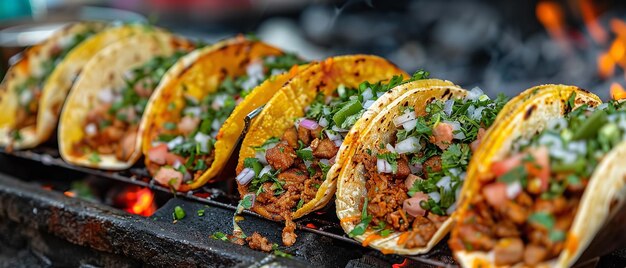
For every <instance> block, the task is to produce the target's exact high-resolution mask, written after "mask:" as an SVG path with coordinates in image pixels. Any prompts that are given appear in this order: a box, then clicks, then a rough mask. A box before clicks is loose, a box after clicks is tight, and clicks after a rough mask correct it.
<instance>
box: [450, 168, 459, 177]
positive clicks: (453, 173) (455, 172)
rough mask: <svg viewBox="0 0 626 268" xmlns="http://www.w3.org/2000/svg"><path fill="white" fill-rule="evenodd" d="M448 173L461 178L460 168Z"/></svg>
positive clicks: (452, 169)
mask: <svg viewBox="0 0 626 268" xmlns="http://www.w3.org/2000/svg"><path fill="white" fill-rule="evenodd" d="M448 172H450V174H452V176H459V174H461V170H460V169H458V168H451V169H448Z"/></svg>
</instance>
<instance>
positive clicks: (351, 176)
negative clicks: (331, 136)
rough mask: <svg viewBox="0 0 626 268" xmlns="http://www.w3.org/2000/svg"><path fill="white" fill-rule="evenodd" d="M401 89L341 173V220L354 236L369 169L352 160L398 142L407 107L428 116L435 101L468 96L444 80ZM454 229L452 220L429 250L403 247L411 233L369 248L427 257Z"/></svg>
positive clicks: (393, 236)
mask: <svg viewBox="0 0 626 268" xmlns="http://www.w3.org/2000/svg"><path fill="white" fill-rule="evenodd" d="M400 87H404V88H406V89H407V90H406V91H405V93H404V94H403V95H401V96H399V97H397V98H395V99H394V100H393V101H392V102H390V103H389V104H388V105H387V106H386V108H385V109H384V110H382V111H381V112H380V113H379V114H378V115H377V116H376V117H375V118H374V119H373V120H371V122H369V124H368V125H367V127H366V128H365V129H364V130H363V132H362V133H361V136H360V137H359V138H358V140H357V141H356V142H355V143H354V144H353V147H354V149H353V150H352V151H351V152H350V157H349V159H348V161H346V162H345V164H343V167H344V168H343V170H341V171H340V174H339V179H338V180H337V198H336V199H335V203H336V209H337V217H338V218H339V221H340V223H341V227H342V228H343V229H344V231H345V232H346V233H350V232H351V231H352V229H354V228H355V226H356V225H357V224H358V223H359V222H360V221H361V211H362V209H363V202H364V197H365V196H367V190H366V187H365V185H366V177H365V172H366V171H365V167H364V165H363V163H360V162H356V161H352V157H353V156H354V155H356V154H361V153H366V152H367V151H368V150H369V151H371V152H372V153H376V152H377V151H378V150H379V144H381V143H383V144H387V143H390V142H391V141H392V140H394V139H395V135H396V133H395V131H394V129H396V127H395V125H394V123H393V119H394V118H396V117H397V116H399V115H401V114H403V113H404V109H403V108H404V107H405V106H411V107H414V108H415V112H416V113H417V114H420V113H423V112H424V109H425V108H426V105H427V104H428V103H429V102H431V101H432V100H434V99H441V100H447V99H450V98H463V97H464V96H465V95H466V91H465V90H463V89H461V88H460V87H458V86H455V85H453V84H452V83H450V82H447V81H441V80H418V81H415V82H411V83H407V84H404V85H402V86H400ZM451 227H452V221H451V219H450V218H448V220H446V221H445V222H444V223H443V224H442V225H441V227H440V228H439V229H438V230H437V232H436V233H435V234H434V235H433V237H432V238H431V239H430V240H429V241H428V244H427V245H426V246H425V247H419V248H411V249H408V248H404V247H403V246H399V245H398V240H400V237H401V236H402V235H403V234H405V233H408V231H407V232H393V233H391V234H390V235H388V236H387V237H381V238H378V239H368V245H369V246H370V247H372V248H375V249H378V250H381V251H382V252H384V253H395V254H405V255H413V254H421V253H426V252H428V251H429V250H430V249H432V247H433V246H435V245H436V244H437V243H438V242H439V241H440V240H441V239H442V238H443V237H445V236H446V234H447V233H448V231H449V230H450V228H451ZM375 233H376V231H374V230H371V229H368V230H366V232H365V233H364V234H363V235H359V236H355V237H354V239H356V240H357V241H359V242H363V241H365V240H366V238H368V237H369V236H371V235H374V234H375ZM405 235H406V234H405Z"/></svg>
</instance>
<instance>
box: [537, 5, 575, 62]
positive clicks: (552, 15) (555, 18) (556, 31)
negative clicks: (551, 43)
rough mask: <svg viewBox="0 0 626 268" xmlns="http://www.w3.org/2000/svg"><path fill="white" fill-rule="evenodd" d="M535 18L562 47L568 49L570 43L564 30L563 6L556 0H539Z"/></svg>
mask: <svg viewBox="0 0 626 268" xmlns="http://www.w3.org/2000/svg"><path fill="white" fill-rule="evenodd" d="M535 13H536V15H537V19H538V20H539V22H540V23H541V24H542V25H543V27H545V28H546V30H547V31H548V33H549V34H550V36H552V38H553V39H554V40H555V41H557V42H558V44H559V45H560V46H561V48H562V49H564V50H567V51H569V50H570V45H569V42H568V38H567V33H566V31H565V19H564V15H563V8H562V7H561V5H560V4H559V3H557V2H553V1H541V2H539V3H538V4H537V7H536V8H535Z"/></svg>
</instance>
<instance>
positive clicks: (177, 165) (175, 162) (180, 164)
mask: <svg viewBox="0 0 626 268" xmlns="http://www.w3.org/2000/svg"><path fill="white" fill-rule="evenodd" d="M180 166H182V163H180V161H178V160H176V161H174V163H172V167H173V168H174V169H178V168H179V167H180Z"/></svg>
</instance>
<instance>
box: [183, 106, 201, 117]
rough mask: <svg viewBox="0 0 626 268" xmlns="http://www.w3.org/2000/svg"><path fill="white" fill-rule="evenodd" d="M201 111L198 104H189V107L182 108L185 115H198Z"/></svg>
mask: <svg viewBox="0 0 626 268" xmlns="http://www.w3.org/2000/svg"><path fill="white" fill-rule="evenodd" d="M201 113H202V108H200V106H195V107H194V106H191V107H187V108H185V110H183V114H185V115H192V116H194V117H200V114H201Z"/></svg>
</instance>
